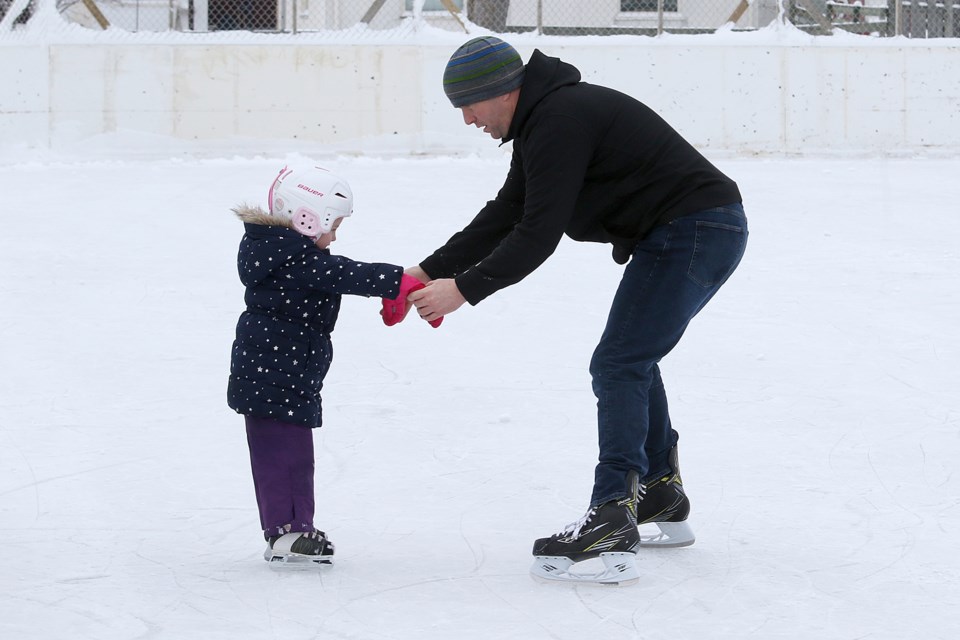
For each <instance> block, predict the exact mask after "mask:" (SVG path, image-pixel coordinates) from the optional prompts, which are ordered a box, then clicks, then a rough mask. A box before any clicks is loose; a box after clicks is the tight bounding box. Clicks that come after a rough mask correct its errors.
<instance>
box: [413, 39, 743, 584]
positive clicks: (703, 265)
mask: <svg viewBox="0 0 960 640" xmlns="http://www.w3.org/2000/svg"><path fill="white" fill-rule="evenodd" d="M443 88H444V91H445V92H446V95H447V97H448V98H449V99H450V101H451V102H452V103H453V106H454V107H456V108H459V109H460V110H461V112H462V114H463V121H464V123H466V124H467V125H474V126H476V127H481V128H483V130H484V132H486V133H489V134H490V136H491V137H493V138H494V139H499V140H502V141H503V142H508V141H511V140H512V141H513V158H512V160H511V164H510V170H509V172H508V174H507V178H506V181H505V182H504V184H503V187H502V188H501V189H500V192H499V193H498V194H497V196H496V198H494V199H493V200H491V201H490V202H488V203H487V204H486V206H484V207H483V208H482V209H481V211H480V212H479V214H477V216H476V217H475V218H474V219H473V221H472V222H470V223H469V224H468V225H467V226H466V227H464V228H463V230H462V231H460V232H459V233H457V234H455V235H454V236H453V237H451V238H450V240H448V241H447V243H446V244H445V245H444V246H442V247H440V248H439V249H437V250H436V251H435V252H434V253H433V254H432V255H431V256H430V257H428V258H427V259H425V260H424V261H423V262H421V263H420V264H419V266H417V267H412V268H410V269H408V270H407V272H408V273H409V274H410V275H412V276H415V277H417V278H418V279H420V280H422V281H423V282H426V283H428V284H427V286H426V287H424V288H422V289H419V290H418V291H415V292H413V293H412V294H410V296H409V298H408V300H409V301H410V302H412V303H413V304H415V305H416V307H417V311H418V313H419V315H420V316H421V317H423V319H425V320H427V321H436V320H437V319H439V318H441V317H443V316H444V315H447V314H450V313H452V312H453V311H455V310H457V309H458V308H459V307H460V306H462V305H463V303H464V302H469V303H470V304H471V305H476V304H478V303H480V302H481V301H482V300H484V299H485V298H486V297H487V296H489V295H491V294H492V293H494V292H496V291H498V290H499V289H502V288H504V287H507V286H510V285H512V284H514V283H516V282H519V281H520V280H522V279H523V278H524V277H526V276H527V275H528V274H530V273H531V272H532V271H533V270H534V269H536V268H537V267H538V266H540V264H542V263H543V262H544V260H546V259H547V258H548V257H549V256H550V254H551V253H553V251H554V249H555V248H556V246H557V244H558V243H559V242H560V239H561V238H562V237H563V235H564V234H566V235H568V236H570V237H571V238H572V239H573V240H577V241H581V242H601V243H609V244H611V245H612V246H613V259H614V260H615V261H616V262H617V263H619V264H626V267H625V269H624V273H623V277H622V280H621V282H620V286H619V289H618V291H617V293H616V296H615V297H614V301H613V304H612V306H611V309H610V313H609V317H608V319H607V324H606V327H605V329H604V332H603V335H602V337H601V339H600V343H599V344H598V345H597V348H596V350H595V352H594V354H593V357H592V359H591V362H590V374H591V376H592V381H593V392H594V394H595V395H596V397H597V424H598V431H599V444H600V456H599V462H598V464H597V467H596V474H595V480H594V486H593V493H592V496H591V499H590V508H589V509H588V510H587V513H586V514H585V515H584V516H583V518H581V519H580V520H579V521H578V522H575V523H573V524H571V525H568V526H567V527H566V528H565V529H564V530H563V531H561V532H560V533H558V534H555V535H553V536H550V537H549V538H541V539H539V540H537V541H536V542H535V543H534V547H533V554H534V556H536V561H535V562H534V566H533V569H532V572H533V573H534V575H535V576H538V577H541V578H547V579H560V580H585V579H589V580H592V581H596V582H605V583H613V584H625V583H630V582H635V581H636V580H637V579H638V575H637V573H636V566H635V554H636V552H637V550H638V548H639V547H640V546H642V545H645V544H650V545H659V546H685V545H688V544H692V543H693V541H694V537H693V533H692V531H691V530H690V527H689V526H688V525H687V523H686V519H687V515H688V513H689V510H690V503H689V501H688V500H687V497H686V495H685V493H684V489H683V485H682V482H681V479H680V472H679V467H678V460H677V451H676V444H677V438H678V436H677V432H676V431H674V430H673V428H672V426H671V422H670V416H669V413H668V411H667V399H666V395H665V393H664V388H663V383H662V382H661V379H660V369H659V366H658V362H659V361H660V359H661V358H663V356H665V355H666V354H667V353H668V352H669V351H670V350H671V349H673V347H674V346H675V345H676V344H677V342H678V341H679V340H680V337H681V336H682V335H683V332H684V330H685V329H686V327H687V324H688V323H689V322H690V320H691V319H692V318H693V317H694V316H695V315H696V314H697V313H698V312H699V311H700V309H701V308H703V306H704V305H705V304H706V303H707V301H709V300H710V299H711V298H712V297H713V295H714V294H715V293H716V292H717V290H718V289H719V288H720V286H721V285H722V284H723V283H724V282H725V281H726V280H727V278H728V277H729V276H730V274H731V273H732V272H733V270H734V269H735V268H736V266H737V265H738V264H739V262H740V259H741V257H742V256H743V252H744V249H745V246H746V240H747V222H746V217H745V216H744V212H743V207H742V205H741V197H740V192H739V190H738V188H737V185H736V183H734V182H733V181H732V180H731V179H730V178H728V177H727V176H725V175H724V174H723V173H721V172H720V171H719V170H718V169H717V168H716V167H714V166H713V165H712V164H711V163H710V162H709V161H707V160H706V158H704V157H703V156H702V155H701V154H700V153H699V152H697V151H696V150H695V149H694V148H693V147H692V146H691V145H690V144H689V143H687V142H686V141H685V140H684V139H683V138H682V137H681V136H680V135H679V134H678V133H677V132H676V131H675V130H674V129H673V128H672V127H670V125H668V124H667V123H666V122H665V121H664V120H663V119H661V118H660V117H659V116H658V115H657V114H655V113H654V112H653V111H652V110H651V109H649V108H648V107H646V106H645V105H643V104H642V103H640V102H639V101H637V100H635V99H633V98H631V97H630V96H627V95H625V94H623V93H620V92H618V91H614V90H612V89H609V88H605V87H601V86H596V85H591V84H588V83H586V82H582V81H581V80H580V72H579V71H577V69H576V68H575V67H573V66H571V65H570V64H567V63H565V62H562V61H561V60H559V59H558V58H551V57H548V56H546V55H544V54H543V53H541V52H540V51H538V50H537V51H534V53H533V55H532V56H531V57H530V60H529V61H528V63H527V64H526V65H524V64H523V62H522V60H521V58H520V55H519V54H518V53H517V51H516V50H515V49H514V48H513V47H512V46H510V45H509V44H507V43H506V42H503V41H502V40H500V39H498V38H495V37H490V36H486V37H481V38H474V39H472V40H470V41H469V42H467V43H465V44H464V45H462V46H461V47H460V48H459V49H457V51H456V52H455V53H454V54H453V56H452V57H451V58H450V61H449V63H448V64H447V67H446V70H445V71H444V76H443ZM571 286H576V282H575V280H572V281H571ZM650 522H653V523H656V524H657V525H658V527H659V529H660V535H658V536H657V537H655V538H650V539H641V536H640V534H639V532H638V530H637V526H638V523H639V524H643V523H650ZM596 557H600V558H602V559H603V562H604V564H605V566H606V569H605V570H604V571H602V572H601V573H600V574H597V575H594V576H591V577H585V576H583V575H582V574H578V573H576V572H575V571H574V569H573V567H572V565H573V564H574V563H576V562H579V561H582V560H588V559H592V558H596Z"/></svg>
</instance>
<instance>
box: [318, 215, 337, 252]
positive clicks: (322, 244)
mask: <svg viewBox="0 0 960 640" xmlns="http://www.w3.org/2000/svg"><path fill="white" fill-rule="evenodd" d="M341 222H343V218H337V219H336V220H334V222H333V226H332V227H330V231H328V232H327V233H325V234H323V235H322V236H320V237H318V238H317V240H316V245H317V248H318V249H326V248H327V247H329V246H330V243H331V242H334V241H335V240H336V239H337V229H339V228H340V223H341Z"/></svg>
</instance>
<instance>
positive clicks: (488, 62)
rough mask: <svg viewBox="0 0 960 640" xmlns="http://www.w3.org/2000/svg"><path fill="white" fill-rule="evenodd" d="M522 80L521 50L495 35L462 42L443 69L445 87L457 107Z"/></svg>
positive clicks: (501, 91)
mask: <svg viewBox="0 0 960 640" xmlns="http://www.w3.org/2000/svg"><path fill="white" fill-rule="evenodd" d="M522 84H523V61H522V60H521V59H520V54H519V53H517V50H516V49H514V48H513V47H511V46H510V45H509V44H507V43H506V42H504V41H503V40H501V39H500V38H494V37H493V36H483V37H481V38H474V39H473V40H470V41H469V42H467V43H466V44H463V45H461V47H460V48H459V49H457V50H456V51H454V52H453V55H452V56H450V61H449V62H448V63H447V68H446V69H445V70H444V71H443V91H444V93H446V94H447V97H448V98H449V99H450V102H452V103H453V106H454V107H457V108H459V107H463V106H466V105H468V104H473V103H474V102H480V101H481V100H489V99H490V98H496V97H497V96H502V95H503V94H505V93H510V92H511V91H513V90H514V89H516V88H517V87H519V86H520V85H522Z"/></svg>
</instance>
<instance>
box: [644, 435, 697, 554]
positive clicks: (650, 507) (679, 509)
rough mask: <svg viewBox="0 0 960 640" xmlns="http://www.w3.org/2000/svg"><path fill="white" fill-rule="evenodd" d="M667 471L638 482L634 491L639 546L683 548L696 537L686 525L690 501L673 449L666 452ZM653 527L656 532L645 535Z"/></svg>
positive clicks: (675, 450) (675, 452)
mask: <svg viewBox="0 0 960 640" xmlns="http://www.w3.org/2000/svg"><path fill="white" fill-rule="evenodd" d="M670 468H671V469H672V471H670V472H669V473H667V474H664V475H661V476H654V477H652V478H649V479H647V480H646V481H645V482H642V483H640V485H639V487H638V491H637V502H636V509H637V524H638V525H639V526H640V527H641V529H640V546H641V547H686V546H689V545H691V544H693V543H694V541H695V540H696V538H695V537H694V535H693V529H691V528H690V525H689V524H688V523H687V516H688V515H690V500H689V499H687V494H686V493H684V491H683V481H682V480H681V479H680V464H679V461H678V457H677V448H676V447H674V448H673V449H671V451H670ZM645 524H654V525H656V528H657V530H658V531H656V532H652V531H651V532H649V533H648V531H649V530H650V529H651V527H643V525H645Z"/></svg>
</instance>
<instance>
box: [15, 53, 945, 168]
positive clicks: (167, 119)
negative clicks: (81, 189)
mask: <svg viewBox="0 0 960 640" xmlns="http://www.w3.org/2000/svg"><path fill="white" fill-rule="evenodd" d="M689 42H690V40H685V41H683V40H678V41H677V42H675V43H665V42H663V41H658V42H657V44H656V46H638V45H633V44H623V43H622V42H620V43H617V44H610V45H606V44H604V45H598V44H596V41H594V42H593V43H588V44H583V45H580V44H576V45H571V44H561V45H554V44H552V43H549V42H548V43H538V44H537V45H536V46H538V47H540V48H541V49H543V50H544V51H545V52H547V53H549V54H551V55H558V56H560V57H562V58H564V59H567V60H569V61H571V62H574V63H575V64H576V65H577V66H578V67H579V68H580V70H581V72H582V73H583V76H584V79H586V80H588V81H591V82H596V83H601V84H607V85H609V86H613V87H615V88H618V89H621V90H624V91H627V92H629V93H631V94H633V95H634V96H636V97H638V98H639V99H640V100H642V101H644V102H646V103H647V104H648V105H650V106H651V107H653V108H654V109H656V110H657V111H658V112H660V113H661V114H662V115H663V116H664V117H665V118H666V119H667V120H668V121H669V122H671V123H672V124H673V125H674V126H675V127H677V128H678V129H679V130H680V131H681V132H682V133H683V134H684V135H685V136H686V137H687V139H688V140H690V141H691V142H692V143H694V144H695V145H697V146H699V147H701V148H709V149H716V150H727V151H731V152H747V153H820V152H839V153H846V152H871V153H872V152H880V153H910V152H917V151H925V150H935V151H943V152H948V153H951V154H952V153H957V152H960V48H958V47H957V46H948V45H947V44H945V43H944V42H943V41H941V42H940V43H932V41H928V42H931V43H932V44H923V43H919V44H914V42H913V41H905V40H903V41H900V44H896V43H891V42H889V41H887V42H884V43H883V44H884V45H885V46H877V45H874V44H873V42H875V41H873V40H870V41H868V44H867V45H865V46H859V45H857V39H856V38H846V39H844V40H840V39H835V40H834V39H831V44H829V45H825V46H794V45H785V46H765V45H762V46H758V45H753V44H744V45H737V44H724V43H718V44H715V45H706V46H702V45H699V44H697V45H696V46H694V45H691V44H687V43H689ZM954 42H955V41H954ZM453 48H454V46H451V45H447V44H437V45H433V44H431V45H416V46H415V45H314V44H296V45H294V44H279V45H262V44H182V43H176V44H122V43H120V44H103V45H101V44H86V43H84V44H4V45H2V46H0V140H2V141H3V144H4V145H10V144H17V145H26V146H29V147H41V148H44V147H48V148H52V149H56V148H57V147H59V146H62V145H73V144H76V143H78V142H82V141H83V140H84V139H85V138H89V137H92V136H97V135H100V134H109V133H113V132H137V133H144V134H152V135H159V136H170V137H172V138H176V139H183V140H200V141H214V140H215V141H220V142H224V141H226V142H229V141H230V140H231V139H241V138H242V139H263V140H299V141H305V142H310V143H316V144H319V145H341V146H343V145H345V144H346V145H349V144H355V145H356V146H357V147H358V148H363V146H364V144H365V142H370V141H373V142H376V141H378V140H379V141H384V140H389V139H391V138H394V139H396V140H403V141H405V142H404V144H407V145H408V146H409V147H410V148H411V150H413V151H415V152H419V153H422V152H428V153H429V152H439V153H448V152H450V151H451V150H458V149H470V148H473V147H479V146H481V145H484V146H487V147H489V145H490V144H491V142H490V140H489V138H487V137H486V136H484V135H483V134H482V133H481V132H479V131H477V130H476V129H474V128H469V127H465V126H464V125H463V124H462V121H461V119H460V115H459V112H458V111H456V110H454V109H453V108H452V107H450V105H449V103H448V102H447V101H446V99H445V98H444V96H443V93H442V91H441V89H440V78H441V75H442V70H443V67H444V64H445V63H446V60H447V58H448V56H449V54H450V52H451V50H452V49H453ZM518 49H520V52H521V54H522V55H523V56H524V57H525V58H526V57H527V56H529V54H530V52H531V51H532V49H533V46H523V45H522V44H521V45H519V46H518Z"/></svg>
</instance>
